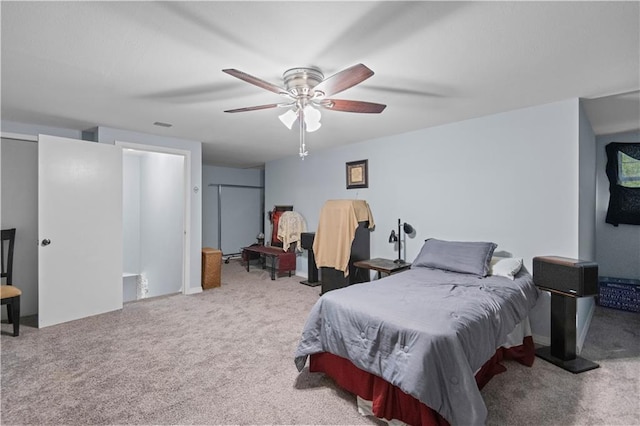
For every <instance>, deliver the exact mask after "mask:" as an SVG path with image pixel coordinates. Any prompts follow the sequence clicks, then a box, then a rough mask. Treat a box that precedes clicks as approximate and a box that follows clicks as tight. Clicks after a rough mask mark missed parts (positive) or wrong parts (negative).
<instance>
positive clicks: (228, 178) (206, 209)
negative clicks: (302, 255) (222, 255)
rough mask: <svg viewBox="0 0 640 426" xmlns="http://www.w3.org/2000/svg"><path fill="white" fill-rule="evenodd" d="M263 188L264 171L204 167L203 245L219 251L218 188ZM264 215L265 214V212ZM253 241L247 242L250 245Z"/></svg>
mask: <svg viewBox="0 0 640 426" xmlns="http://www.w3.org/2000/svg"><path fill="white" fill-rule="evenodd" d="M220 184H222V185H247V186H263V185H264V170H259V169H237V168H232V167H218V166H209V165H203V166H202V245H203V247H213V248H217V249H219V248H220V247H219V244H218V221H219V218H218V186H217V185H220ZM263 213H264V212H263ZM252 242H254V241H253V240H251V241H246V242H245V244H246V245H250V244H251V243H252Z"/></svg>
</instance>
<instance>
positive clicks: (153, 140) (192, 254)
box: [97, 127, 202, 293]
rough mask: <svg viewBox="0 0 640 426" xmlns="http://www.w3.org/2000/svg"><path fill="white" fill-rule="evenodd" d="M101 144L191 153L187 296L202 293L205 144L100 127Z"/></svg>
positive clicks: (98, 135) (99, 140) (98, 134)
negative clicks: (128, 144)
mask: <svg viewBox="0 0 640 426" xmlns="http://www.w3.org/2000/svg"><path fill="white" fill-rule="evenodd" d="M97 140H98V142H100V143H115V142H116V141H120V142H130V143H137V144H144V145H153V146H159V147H165V148H173V149H180V150H186V151H190V153H191V163H190V168H191V174H190V176H188V178H189V179H190V181H191V183H190V188H191V191H190V192H189V195H188V199H189V201H190V204H189V206H190V211H189V219H190V223H191V229H190V237H191V245H190V246H189V247H188V253H187V257H188V260H187V265H188V268H189V270H188V276H189V282H188V283H187V284H186V286H187V288H186V289H185V290H186V292H187V293H198V292H201V291H202V284H201V267H202V265H201V262H202V261H201V251H202V143H201V142H197V141H191V140H187V139H179V138H173V137H167V136H157V135H150V134H146V133H139V132H131V131H128V130H121V129H113V128H110V127H98V129H97Z"/></svg>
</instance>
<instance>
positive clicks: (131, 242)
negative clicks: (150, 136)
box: [122, 151, 141, 301]
mask: <svg viewBox="0 0 640 426" xmlns="http://www.w3.org/2000/svg"><path fill="white" fill-rule="evenodd" d="M140 158H141V156H140V155H138V154H130V153H128V152H127V151H125V152H124V155H123V157H122V186H123V187H122V237H123V242H122V244H123V248H122V255H123V259H122V269H123V272H127V273H132V274H139V273H140V269H141V268H140ZM125 301H126V300H125Z"/></svg>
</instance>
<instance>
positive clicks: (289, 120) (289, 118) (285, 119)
mask: <svg viewBox="0 0 640 426" xmlns="http://www.w3.org/2000/svg"><path fill="white" fill-rule="evenodd" d="M278 118H279V119H280V121H282V124H284V125H285V126H287V128H288V129H289V130H291V129H293V123H295V122H296V120H297V119H298V114H296V113H295V112H294V111H293V110H292V109H290V110H287V112H285V113H284V114H280V115H279V116H278Z"/></svg>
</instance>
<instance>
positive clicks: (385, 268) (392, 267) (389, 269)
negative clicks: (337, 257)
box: [353, 257, 411, 279]
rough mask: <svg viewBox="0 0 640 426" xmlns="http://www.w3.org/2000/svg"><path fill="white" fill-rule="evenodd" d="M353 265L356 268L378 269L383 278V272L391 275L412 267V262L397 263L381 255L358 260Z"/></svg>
mask: <svg viewBox="0 0 640 426" xmlns="http://www.w3.org/2000/svg"><path fill="white" fill-rule="evenodd" d="M353 266H355V267H356V268H363V269H372V270H374V271H378V279H380V278H382V274H387V275H391V274H395V273H396V272H401V271H406V270H407V269H410V268H411V264H410V263H407V262H402V263H396V262H395V261H393V260H391V259H382V258H380V257H377V258H375V259H368V260H359V261H357V262H353Z"/></svg>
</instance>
